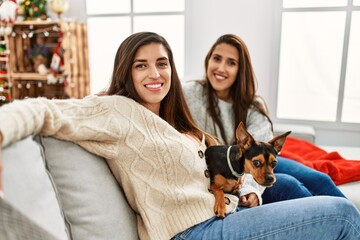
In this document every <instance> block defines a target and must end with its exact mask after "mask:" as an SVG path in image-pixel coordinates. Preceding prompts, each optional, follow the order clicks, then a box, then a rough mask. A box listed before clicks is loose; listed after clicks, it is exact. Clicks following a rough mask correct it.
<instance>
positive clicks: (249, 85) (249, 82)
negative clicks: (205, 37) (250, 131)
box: [203, 34, 272, 144]
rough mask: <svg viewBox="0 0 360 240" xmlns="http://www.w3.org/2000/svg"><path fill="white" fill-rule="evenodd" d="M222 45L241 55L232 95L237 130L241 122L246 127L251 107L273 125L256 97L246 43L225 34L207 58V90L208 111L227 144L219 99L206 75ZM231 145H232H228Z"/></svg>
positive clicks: (262, 104) (232, 35)
mask: <svg viewBox="0 0 360 240" xmlns="http://www.w3.org/2000/svg"><path fill="white" fill-rule="evenodd" d="M221 43H226V44H229V45H231V46H234V47H235V48H236V49H237V51H238V53H239V70H238V73H237V76H236V80H235V82H234V83H233V85H232V86H231V89H230V95H231V99H232V100H233V102H234V104H233V110H234V117H235V129H234V136H235V130H236V127H237V126H238V125H239V123H240V122H243V123H244V124H245V126H246V121H247V112H248V109H249V107H250V106H251V105H253V106H254V107H256V108H257V110H258V111H259V112H260V113H262V114H263V115H264V116H266V117H267V118H268V120H269V121H270V123H271V124H272V122H271V120H270V117H269V115H268V109H267V107H266V105H265V102H264V101H263V99H262V98H261V97H260V96H258V95H256V87H257V82H256V78H255V73H254V70H253V67H252V63H251V58H250V53H249V50H248V48H247V46H246V44H245V42H244V41H243V40H242V39H241V38H240V37H238V36H236V35H234V34H225V35H222V36H220V37H219V38H218V39H217V40H216V41H215V43H214V44H213V45H212V47H211V48H210V50H209V52H208V54H207V55H206V57H205V81H204V83H203V84H205V90H206V92H207V96H208V111H209V113H210V116H211V117H212V118H213V120H214V122H215V123H216V124H217V125H218V126H219V128H220V134H221V137H222V138H223V139H224V141H225V142H226V134H225V130H224V125H223V123H222V122H221V120H220V109H219V107H218V98H217V97H216V93H215V90H214V88H213V87H212V86H211V84H210V82H209V79H208V76H207V75H206V72H207V69H208V66H209V60H210V58H211V56H212V54H213V52H214V50H215V48H216V46H218V45H219V44H221ZM227 144H230V143H227Z"/></svg>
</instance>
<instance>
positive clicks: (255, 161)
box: [253, 160, 261, 167]
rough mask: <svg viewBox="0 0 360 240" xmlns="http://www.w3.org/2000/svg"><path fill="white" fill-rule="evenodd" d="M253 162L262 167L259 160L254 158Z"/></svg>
mask: <svg viewBox="0 0 360 240" xmlns="http://www.w3.org/2000/svg"><path fill="white" fill-rule="evenodd" d="M253 164H254V166H255V167H261V162H260V161H259V160H254V161H253Z"/></svg>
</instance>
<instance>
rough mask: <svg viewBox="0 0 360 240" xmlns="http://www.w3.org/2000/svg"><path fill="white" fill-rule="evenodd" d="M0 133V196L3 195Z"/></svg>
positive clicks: (0, 138) (0, 139)
mask: <svg viewBox="0 0 360 240" xmlns="http://www.w3.org/2000/svg"><path fill="white" fill-rule="evenodd" d="M1 150H2V134H1V132H0V197H4V192H3V175H2V173H3V163H2V152H1Z"/></svg>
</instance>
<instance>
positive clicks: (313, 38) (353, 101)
mask: <svg viewBox="0 0 360 240" xmlns="http://www.w3.org/2000/svg"><path fill="white" fill-rule="evenodd" d="M359 6H360V0H349V1H348V0H283V6H282V21H281V24H282V25H281V40H280V41H281V42H280V55H279V72H278V99H277V108H276V118H277V119H279V120H281V119H283V120H287V121H290V122H291V121H297V122H311V123H312V124H313V125H322V126H324V125H326V126H328V127H330V128H338V127H339V126H340V127H341V126H346V124H353V125H356V124H359V123H360V110H359V109H360V94H359V92H360V68H359V67H358V65H359V62H360V7H359Z"/></svg>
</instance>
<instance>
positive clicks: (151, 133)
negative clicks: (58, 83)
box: [0, 96, 214, 240]
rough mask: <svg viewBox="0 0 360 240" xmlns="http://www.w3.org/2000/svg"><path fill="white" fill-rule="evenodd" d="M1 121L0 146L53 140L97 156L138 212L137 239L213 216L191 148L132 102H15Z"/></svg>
mask: <svg viewBox="0 0 360 240" xmlns="http://www.w3.org/2000/svg"><path fill="white" fill-rule="evenodd" d="M0 122H1V124H0V131H1V133H2V134H3V145H4V146H6V145H8V144H10V143H12V142H15V141H17V140H19V139H21V138H24V137H26V136H28V135H31V134H42V135H52V136H54V137H57V138H60V139H64V140H69V141H73V142H75V143H77V144H79V145H81V146H82V147H84V148H85V149H87V150H88V151H90V152H92V153H95V154H97V155H99V156H102V157H104V158H105V159H106V160H107V163H108V164H109V166H110V168H111V170H112V172H113V174H114V175H115V177H116V179H117V180H118V182H119V183H120V184H121V186H122V187H123V189H124V192H125V194H126V197H127V199H128V201H129V204H130V205H131V207H132V208H133V209H134V211H135V212H136V213H137V216H138V220H137V224H138V232H139V236H140V238H141V239H156V240H159V239H169V238H171V237H172V236H174V235H175V234H177V233H178V232H180V231H183V230H185V229H187V228H189V227H191V226H193V225H195V224H197V223H200V222H202V221H204V220H206V219H209V218H211V217H213V216H214V213H213V206H214V196H213V195H212V194H211V193H209V191H208V187H209V179H208V178H206V177H205V176H204V170H205V169H206V163H205V160H204V159H201V158H200V157H199V156H198V154H197V151H198V149H197V146H196V145H195V144H194V143H193V142H192V141H191V140H190V139H189V138H187V137H186V136H184V135H183V134H181V133H179V132H178V131H176V130H175V129H174V128H173V127H171V126H170V125H169V124H168V123H167V122H165V121H164V120H162V119H161V118H160V117H158V116H156V115H155V114H153V113H152V112H150V111H149V110H147V109H146V108H144V107H142V106H141V105H140V104H138V103H136V102H135V101H133V100H131V99H128V98H125V97H121V96H106V97H97V96H89V97H87V98H85V99H83V100H73V99H72V100H47V99H40V98H38V99H28V100H21V101H15V102H14V103H12V104H8V105H5V106H3V107H1V108H0ZM59 150H60V149H59ZM63 151H66V150H63ZM79 161H81V159H79Z"/></svg>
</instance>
